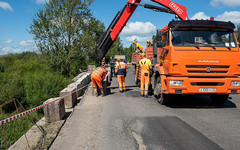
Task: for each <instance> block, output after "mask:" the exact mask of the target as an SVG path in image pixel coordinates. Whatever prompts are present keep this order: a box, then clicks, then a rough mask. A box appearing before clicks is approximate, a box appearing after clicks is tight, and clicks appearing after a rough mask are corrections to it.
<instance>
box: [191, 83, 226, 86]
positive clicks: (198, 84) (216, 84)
mask: <svg viewBox="0 0 240 150" xmlns="http://www.w3.org/2000/svg"><path fill="white" fill-rule="evenodd" d="M191 85H192V86H223V85H224V83H223V82H191Z"/></svg>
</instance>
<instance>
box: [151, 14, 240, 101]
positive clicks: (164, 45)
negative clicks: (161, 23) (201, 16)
mask: <svg viewBox="0 0 240 150" xmlns="http://www.w3.org/2000/svg"><path fill="white" fill-rule="evenodd" d="M234 28H235V25H234V24H233V23H231V22H222V21H214V19H213V18H211V19H210V20H179V21H174V20H173V21H171V22H170V23H169V24H168V25H167V26H165V27H164V28H162V29H161V30H157V35H156V40H154V42H153V54H154V65H155V66H154V74H153V76H152V85H153V88H154V95H155V97H156V98H157V99H158V101H159V103H161V104H164V103H167V102H168V101H169V100H170V99H171V97H172V96H173V95H178V94H181V95H182V94H183V95H184V94H185V95H196V94H199V95H209V96H210V98H211V101H212V103H213V104H215V105H222V104H223V103H225V102H226V101H227V99H228V96H229V94H239V93H240V78H239V77H238V76H240V52H239V45H238V43H237V38H236V35H235V33H234Z"/></svg>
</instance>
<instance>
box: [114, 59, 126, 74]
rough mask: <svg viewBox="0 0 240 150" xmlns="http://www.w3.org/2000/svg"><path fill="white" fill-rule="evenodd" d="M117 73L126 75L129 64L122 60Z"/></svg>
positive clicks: (117, 67)
mask: <svg viewBox="0 0 240 150" xmlns="http://www.w3.org/2000/svg"><path fill="white" fill-rule="evenodd" d="M116 72H117V75H125V74H126V72H127V65H126V64H125V63H124V62H120V63H119V64H117V66H116Z"/></svg>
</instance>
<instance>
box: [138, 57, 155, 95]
mask: <svg viewBox="0 0 240 150" xmlns="http://www.w3.org/2000/svg"><path fill="white" fill-rule="evenodd" d="M141 55H142V59H141V60H140V61H139V65H140V67H141V87H140V93H141V96H144V97H145V98H147V97H148V87H149V80H150V79H149V76H150V69H152V66H151V65H152V64H151V61H150V60H149V59H147V58H146V56H145V53H142V54H141Z"/></svg>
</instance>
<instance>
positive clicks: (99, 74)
mask: <svg viewBox="0 0 240 150" xmlns="http://www.w3.org/2000/svg"><path fill="white" fill-rule="evenodd" d="M107 72H108V70H107V69H105V63H104V62H102V66H101V67H99V68H97V69H96V70H94V71H93V72H92V74H91V80H92V84H93V88H94V92H95V96H99V95H98V92H97V88H99V89H100V91H101V94H100V95H102V96H104V93H103V86H102V83H103V79H104V77H105V75H106V73H107Z"/></svg>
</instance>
